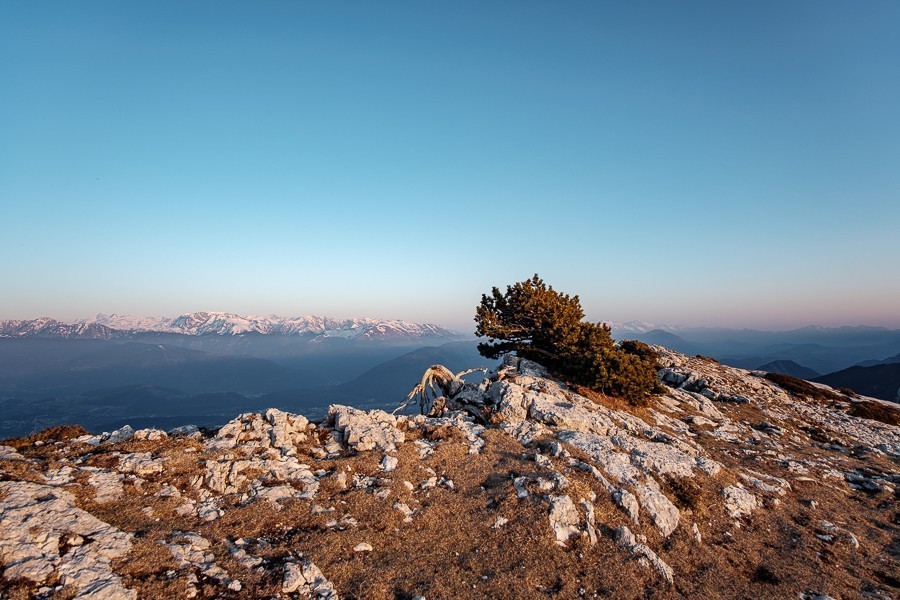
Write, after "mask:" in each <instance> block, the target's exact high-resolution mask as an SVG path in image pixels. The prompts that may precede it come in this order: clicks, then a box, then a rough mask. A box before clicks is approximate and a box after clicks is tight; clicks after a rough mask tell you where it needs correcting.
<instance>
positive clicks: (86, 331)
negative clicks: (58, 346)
mask: <svg viewBox="0 0 900 600" xmlns="http://www.w3.org/2000/svg"><path fill="white" fill-rule="evenodd" d="M117 333H118V332H116V331H115V330H113V329H110V328H109V327H106V326H105V325H101V324H99V323H84V322H78V323H62V322H60V321H57V320H56V319H51V318H50V317H41V318H39V319H33V320H31V321H0V337H6V338H11V337H36V338H66V339H75V338H83V339H94V340H108V339H112V338H114V337H117Z"/></svg>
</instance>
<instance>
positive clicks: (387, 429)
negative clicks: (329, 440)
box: [326, 405, 404, 452]
mask: <svg viewBox="0 0 900 600" xmlns="http://www.w3.org/2000/svg"><path fill="white" fill-rule="evenodd" d="M326 422H327V423H328V425H329V426H331V427H332V428H333V430H334V432H335V434H336V435H337V436H338V441H339V442H341V443H342V444H344V445H345V446H348V447H349V448H351V449H353V450H356V451H357V452H362V451H366V450H374V449H376V448H377V449H378V450H381V451H384V452H390V451H394V450H396V448H397V446H396V445H397V444H398V443H401V442H403V440H404V436H403V432H402V431H400V430H399V429H397V419H396V417H394V416H393V415H390V414H388V413H386V412H384V411H382V410H373V411H369V412H366V411H363V410H359V409H356V408H351V407H349V406H338V405H334V406H331V407H330V408H329V409H328V416H327V418H326Z"/></svg>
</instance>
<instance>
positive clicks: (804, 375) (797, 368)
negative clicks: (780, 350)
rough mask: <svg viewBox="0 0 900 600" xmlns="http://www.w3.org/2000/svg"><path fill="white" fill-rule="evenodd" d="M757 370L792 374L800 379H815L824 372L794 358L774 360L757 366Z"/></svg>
mask: <svg viewBox="0 0 900 600" xmlns="http://www.w3.org/2000/svg"><path fill="white" fill-rule="evenodd" d="M756 370H757V371H765V372H766V373H780V374H782V375H790V376H791V377H796V378H798V379H815V378H816V377H821V376H822V374H821V373H819V372H817V371H814V370H812V369H810V368H809V367H804V366H803V365H801V364H797V363H796V362H794V361H792V360H773V361H772V362H769V363H766V364H764V365H761V366H759V367H757V368H756Z"/></svg>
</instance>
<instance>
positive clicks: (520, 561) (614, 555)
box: [0, 347, 900, 599]
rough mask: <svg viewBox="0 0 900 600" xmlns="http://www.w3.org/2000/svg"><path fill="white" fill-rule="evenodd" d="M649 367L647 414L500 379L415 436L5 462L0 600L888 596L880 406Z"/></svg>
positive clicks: (255, 435)
mask: <svg viewBox="0 0 900 600" xmlns="http://www.w3.org/2000/svg"><path fill="white" fill-rule="evenodd" d="M654 349H655V350H656V352H657V353H658V355H659V364H660V365H661V367H662V368H661V369H660V371H659V379H660V382H661V384H662V385H663V386H664V389H665V393H664V394H661V395H659V396H656V397H654V398H653V399H652V401H651V402H650V404H649V406H647V407H639V408H634V407H631V406H628V405H625V404H623V403H622V402H621V401H619V400H616V399H614V398H606V397H604V396H601V395H599V394H595V393H591V392H588V391H583V390H575V389H571V388H569V387H567V386H566V385H564V384H563V383H561V382H559V381H557V380H556V379H554V378H553V377H551V376H550V375H549V374H548V373H547V371H546V370H544V369H543V367H541V366H540V365H538V364H536V363H533V362H529V361H526V360H519V359H516V358H512V357H507V358H506V360H505V361H504V363H503V364H502V365H501V367H500V368H499V369H498V370H497V371H495V372H492V373H489V374H487V375H486V376H485V378H484V379H483V380H482V381H480V382H478V383H466V382H464V381H463V380H461V379H454V380H453V381H452V382H451V384H450V385H447V386H444V388H442V390H443V391H444V392H445V395H443V396H441V397H439V398H437V399H435V402H434V406H435V411H434V413H433V414H436V415H437V416H431V417H427V416H404V415H401V416H395V415H392V414H388V413H386V412H383V411H378V410H373V411H362V410H358V409H355V408H352V407H347V406H340V405H334V406H332V407H331V408H330V409H329V412H328V415H327V417H326V418H325V420H324V421H322V422H321V423H311V422H309V421H308V420H307V419H306V418H305V417H303V416H301V415H294V414H290V413H286V412H282V411H280V410H277V409H270V410H268V411H266V412H264V413H262V414H255V413H250V414H243V415H240V416H238V417H237V418H235V419H234V420H232V421H231V422H229V423H228V424H227V425H225V426H224V427H222V428H221V429H219V430H218V431H215V432H203V431H200V430H198V429H197V428H196V427H191V426H188V427H182V428H178V429H175V430H172V431H169V432H163V431H160V430H154V429H144V430H139V431H134V430H132V429H131V428H128V427H125V428H122V429H120V430H117V431H115V432H111V433H104V434H100V435H91V434H88V433H86V432H84V431H83V430H80V428H76V427H70V428H54V429H51V430H47V431H45V432H42V433H41V434H37V435H35V436H32V437H30V438H17V439H13V440H7V441H6V442H4V445H2V446H0V566H2V575H0V597H3V598H7V597H8V598H35V597H36V598H100V599H103V598H110V599H113V598H115V599H120V598H159V597H173V598H181V597H198V598H239V597H252V598H257V597H264V598H298V597H299V598H338V597H343V598H410V599H411V598H476V597H477V598H480V597H485V598H548V597H551V598H552V597H556V598H580V597H601V596H610V595H611V596H615V597H625V598H631V597H648V596H650V597H658V598H669V597H685V596H689V597H695V596H700V597H713V598H714V597H728V598H749V597H754V598H755V597H782V598H792V597H793V598H810V599H811V598H827V597H831V598H850V597H853V598H856V597H872V598H894V597H897V595H898V594H900V580H898V579H900V578H898V573H900V550H898V548H900V535H898V533H900V526H898V520H897V510H896V500H897V494H898V489H900V475H898V469H897V461H898V459H900V427H897V426H896V425H891V424H888V423H885V422H881V421H879V420H874V419H870V418H864V417H861V416H858V415H859V414H867V415H870V416H871V415H878V414H881V413H882V412H890V411H893V410H895V408H894V407H892V406H890V405H888V404H887V403H883V402H881V401H877V400H873V399H867V398H854V397H850V396H848V395H844V394H842V393H840V392H831V391H830V392H829V396H828V400H823V399H821V398H816V399H812V398H808V397H799V396H795V395H792V394H791V393H790V392H788V391H786V390H785V389H782V388H781V387H779V386H778V385H777V384H776V383H774V382H772V381H770V380H767V379H765V378H764V377H763V375H764V374H763V373H760V372H751V371H745V370H741V369H736V368H731V367H727V366H724V365H720V364H718V363H716V362H714V361H712V360H710V359H706V358H700V357H688V356H685V355H681V354H678V353H676V352H672V351H669V350H666V349H664V348H660V347H654ZM819 389H825V390H830V388H825V386H820V388H819ZM862 405H864V406H865V407H867V410H868V412H864V413H860V411H859V410H857V409H858V408H859V407H860V406H862ZM874 409H879V410H874ZM887 420H888V421H890V419H887Z"/></svg>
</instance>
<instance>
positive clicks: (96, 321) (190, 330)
mask: <svg viewBox="0 0 900 600" xmlns="http://www.w3.org/2000/svg"><path fill="white" fill-rule="evenodd" d="M140 333H174V334H181V335H222V336H226V335H245V334H261V335H296V336H304V337H309V338H312V339H314V340H320V339H324V338H346V339H363V340H366V339H370V340H391V339H393V340H398V339H404V338H424V337H458V336H459V334H457V333H456V332H453V331H450V330H449V329H445V328H443V327H441V326H439V325H434V324H431V323H411V322H409V321H401V320H396V319H390V320H389V319H372V318H357V319H344V320H339V319H332V318H330V317H316V316H305V317H279V316H275V315H271V316H268V317H259V316H247V317H243V316H240V315H235V314H231V313H224V312H205V311H203V312H194V313H188V314H183V315H180V316H178V317H175V318H168V317H163V318H156V317H134V316H128V315H116V314H112V315H104V314H99V315H97V316H95V317H90V318H88V319H82V320H79V321H76V322H74V323H63V322H60V321H57V320H55V319H51V318H49V317H41V318H39V319H33V320H24V321H18V320H10V321H0V337H7V338H10V337H15V338H22V337H43V338H48V337H53V338H78V339H113V338H118V337H127V336H129V335H136V334H140Z"/></svg>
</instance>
